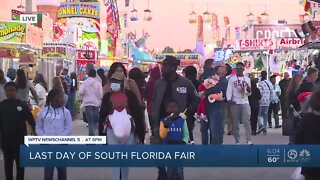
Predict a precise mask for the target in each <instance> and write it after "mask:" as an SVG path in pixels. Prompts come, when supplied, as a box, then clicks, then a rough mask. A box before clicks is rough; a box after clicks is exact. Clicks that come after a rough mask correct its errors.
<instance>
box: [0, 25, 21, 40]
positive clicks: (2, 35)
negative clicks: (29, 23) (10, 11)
mask: <svg viewBox="0 0 320 180" xmlns="http://www.w3.org/2000/svg"><path fill="white" fill-rule="evenodd" d="M0 42H11V43H26V24H24V23H19V22H7V21H0Z"/></svg>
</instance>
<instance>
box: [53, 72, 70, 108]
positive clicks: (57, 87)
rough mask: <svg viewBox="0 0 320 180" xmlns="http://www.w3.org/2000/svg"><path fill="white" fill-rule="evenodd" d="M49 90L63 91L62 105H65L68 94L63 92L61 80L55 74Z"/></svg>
mask: <svg viewBox="0 0 320 180" xmlns="http://www.w3.org/2000/svg"><path fill="white" fill-rule="evenodd" d="M51 90H59V91H61V92H63V94H64V97H63V102H64V105H67V103H68V95H67V94H66V93H65V88H63V85H62V82H61V78H60V77H58V76H56V77H53V78H52V88H51Z"/></svg>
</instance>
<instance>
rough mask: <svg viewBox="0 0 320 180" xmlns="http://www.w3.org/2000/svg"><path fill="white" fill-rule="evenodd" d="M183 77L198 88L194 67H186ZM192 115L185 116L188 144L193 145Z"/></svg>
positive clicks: (193, 118) (198, 83) (193, 125)
mask: <svg viewBox="0 0 320 180" xmlns="http://www.w3.org/2000/svg"><path fill="white" fill-rule="evenodd" d="M184 70H185V77H186V78H187V79H189V80H190V81H191V82H192V84H193V86H194V87H195V88H198V87H199V86H200V82H199V81H198V80H197V74H198V72H197V69H196V68H195V67H194V66H187V67H186V68H185V69H184ZM190 113H192V114H186V115H187V119H186V120H187V125H188V130H189V138H190V144H195V141H194V137H193V130H194V127H195V121H196V119H195V117H194V114H195V113H196V111H195V112H190Z"/></svg>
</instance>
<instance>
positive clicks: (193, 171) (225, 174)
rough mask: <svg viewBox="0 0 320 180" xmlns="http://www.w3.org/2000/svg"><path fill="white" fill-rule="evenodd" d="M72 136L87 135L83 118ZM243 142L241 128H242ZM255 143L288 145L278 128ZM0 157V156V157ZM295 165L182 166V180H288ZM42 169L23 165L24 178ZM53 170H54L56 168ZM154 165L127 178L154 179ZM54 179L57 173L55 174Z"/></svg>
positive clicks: (85, 179)
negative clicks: (241, 166) (239, 166)
mask: <svg viewBox="0 0 320 180" xmlns="http://www.w3.org/2000/svg"><path fill="white" fill-rule="evenodd" d="M73 125H74V126H73V127H74V135H86V134H87V133H88V130H87V128H86V127H85V124H84V123H83V121H80V120H79V121H74V122H73ZM240 131H241V137H242V142H241V143H245V142H244V141H245V140H244V129H243V128H241V130H240ZM194 132H195V139H196V143H197V144H200V142H201V141H200V130H199V124H197V125H196V128H195V131H194ZM224 143H225V144H234V139H233V136H227V135H225V136H224ZM253 143H254V144H287V143H288V137H284V136H282V135H281V129H274V128H273V129H268V135H258V136H254V137H253ZM0 159H1V157H0ZM67 170H68V180H110V179H111V168H95V167H94V168H68V169H67ZM293 171H294V168H184V176H185V178H184V179H185V180H194V179H200V178H201V180H290V179H291V178H290V176H291V174H292V172H293ZM43 173H44V169H43V168H26V173H25V180H42V179H43ZM55 173H56V171H55ZM156 176H157V170H156V168H130V175H129V180H156ZM2 179H3V180H4V179H5V176H4V164H3V160H0V180H2ZM55 179H56V174H55Z"/></svg>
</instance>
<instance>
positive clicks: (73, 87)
mask: <svg viewBox="0 0 320 180" xmlns="http://www.w3.org/2000/svg"><path fill="white" fill-rule="evenodd" d="M77 90H78V78H77V74H76V73H75V72H73V73H71V74H70V84H69V96H68V103H67V109H69V111H70V114H71V117H72V119H74V117H75V102H76V96H77Z"/></svg>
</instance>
